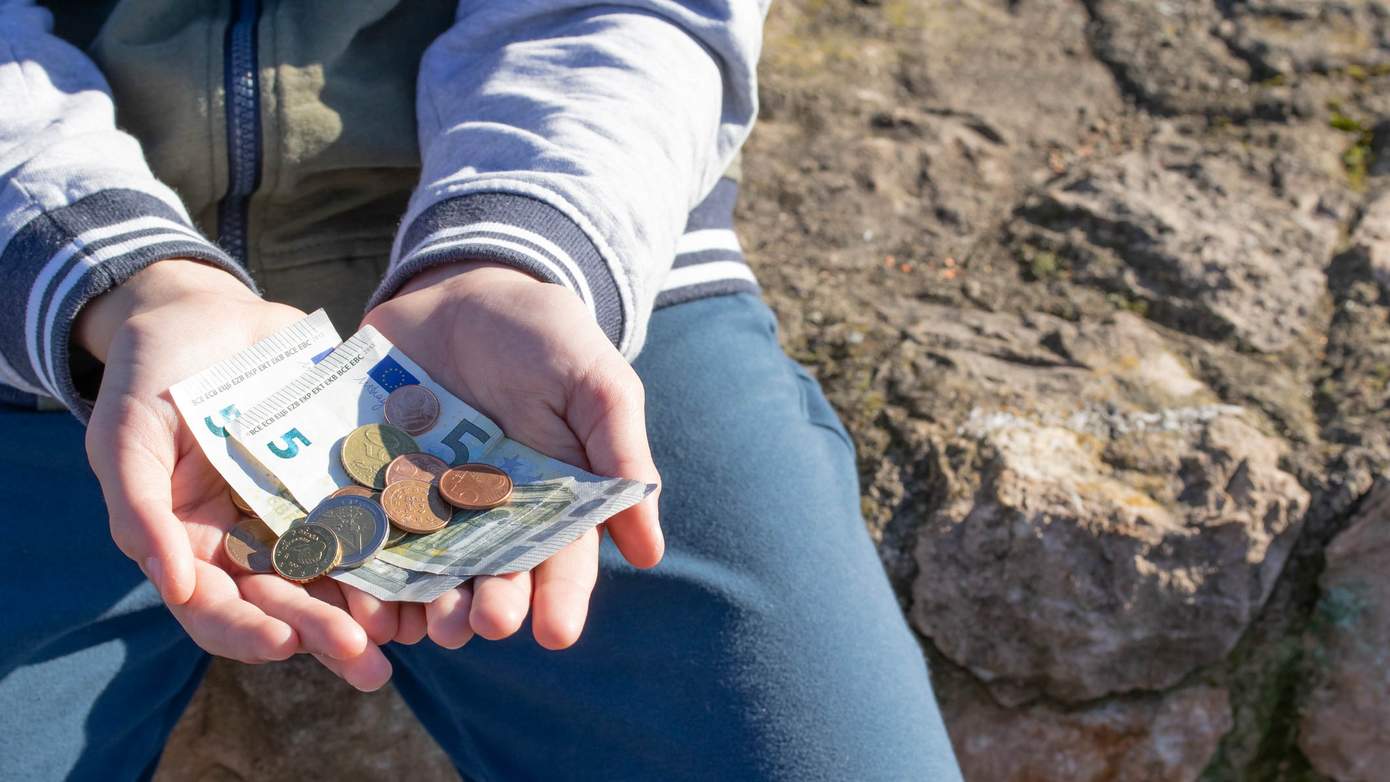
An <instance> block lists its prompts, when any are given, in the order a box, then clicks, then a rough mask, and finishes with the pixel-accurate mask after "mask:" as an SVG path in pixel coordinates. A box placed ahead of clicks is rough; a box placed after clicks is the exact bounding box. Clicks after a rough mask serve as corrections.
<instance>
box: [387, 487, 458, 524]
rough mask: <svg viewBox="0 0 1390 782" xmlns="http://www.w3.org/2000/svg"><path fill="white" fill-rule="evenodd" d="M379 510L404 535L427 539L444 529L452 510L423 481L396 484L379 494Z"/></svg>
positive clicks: (437, 493) (452, 514)
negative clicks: (428, 535)
mask: <svg viewBox="0 0 1390 782" xmlns="http://www.w3.org/2000/svg"><path fill="white" fill-rule="evenodd" d="M381 507H383V508H385V509H386V515H387V516H388V517H389V518H390V519H391V523H392V524H395V525H396V526H397V527H400V528H401V529H403V530H405V531H406V532H414V533H417V534H421V535H426V534H429V533H431V532H434V531H435V530H438V529H443V528H444V526H445V525H446V524H448V523H449V519H451V518H453V516H454V510H453V508H450V507H449V504H448V503H447V502H445V501H444V500H443V499H441V498H440V496H439V492H438V491H436V490H435V488H434V486H432V485H431V484H428V483H426V482H424V481H414V480H410V479H406V480H403V481H396V482H395V483H393V484H391V485H390V486H387V487H386V491H383V492H382V493H381Z"/></svg>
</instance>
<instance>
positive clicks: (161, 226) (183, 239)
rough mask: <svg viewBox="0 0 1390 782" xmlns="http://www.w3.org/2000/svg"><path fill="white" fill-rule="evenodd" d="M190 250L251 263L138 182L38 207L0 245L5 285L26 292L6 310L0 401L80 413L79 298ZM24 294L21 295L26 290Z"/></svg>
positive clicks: (240, 273)
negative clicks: (72, 346) (71, 350)
mask: <svg viewBox="0 0 1390 782" xmlns="http://www.w3.org/2000/svg"><path fill="white" fill-rule="evenodd" d="M168 258H190V259H197V260H202V261H206V262H208V263H212V264H214V265H216V266H219V267H221V268H223V269H225V270H226V271H228V272H230V273H232V274H233V275H235V276H236V277H238V278H239V279H241V281H242V282H244V283H246V285H247V286H248V287H251V288H253V289H254V284H253V283H252V282H251V278H250V277H249V276H248V275H247V274H246V271H245V270H244V269H243V268H242V267H241V266H239V265H238V264H237V263H236V262H235V261H233V260H232V259H231V258H229V257H228V256H227V255H226V254H225V253H223V252H222V251H221V250H219V249H217V247H215V246H214V245H213V244H212V243H210V242H209V241H208V240H207V239H205V238H203V236H202V235H201V234H199V233H198V232H197V231H196V230H195V229H194V228H193V227H192V226H191V225H189V223H188V221H187V219H186V218H185V217H184V216H183V215H182V214H180V213H179V212H178V211H177V210H175V209H174V208H173V207H171V206H170V205H169V204H167V203H165V202H164V201H162V200H160V199H159V198H156V197H154V196H151V195H149V194H147V193H144V192H140V191H137V190H103V191H101V192H98V193H93V194H92V195H89V196H87V197H85V198H82V199H80V200H78V201H75V202H73V203H72V204H69V205H68V206H65V207H61V208H59V209H55V210H51V211H48V212H45V213H43V214H40V215H39V216H37V217H35V218H34V219H32V220H30V221H29V222H28V223H26V224H25V225H24V226H23V227H22V228H20V229H19V230H18V231H17V232H15V234H14V235H13V236H11V237H10V238H9V241H7V242H5V244H4V247H3V250H0V290H8V291H27V292H28V296H27V298H24V299H22V300H21V301H17V302H15V304H16V306H14V307H11V308H9V309H7V310H5V311H3V312H0V402H8V403H14V404H22V405H33V406H44V403H43V400H44V399H45V398H47V399H56V400H60V401H61V402H62V403H63V404H64V405H65V406H66V407H67V408H68V409H69V410H72V411H73V412H74V413H75V414H77V415H78V417H80V418H84V419H85V418H86V416H87V414H88V413H89V411H90V408H89V403H88V402H87V401H86V400H83V399H81V398H80V396H79V394H78V392H77V389H76V388H75V387H74V385H73V381H72V372H71V369H70V367H69V355H68V343H69V338H70V335H71V332H72V321H73V319H74V318H75V317H76V316H77V312H78V310H79V309H81V307H82V305H83V304H85V303H86V302H87V301H89V300H90V299H92V298H93V297H95V296H98V295H100V294H102V293H105V292H106V291H108V290H110V289H111V288H113V287H115V286H117V285H119V284H121V283H122V282H124V281H125V280H127V279H129V278H130V277H131V276H132V275H134V274H135V273H136V272H138V271H140V270H141V269H143V268H145V267H146V266H148V265H149V264H151V263H154V262H155V261H159V260H164V259H168ZM21 295H22V294H21Z"/></svg>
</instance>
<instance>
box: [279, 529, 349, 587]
mask: <svg viewBox="0 0 1390 782" xmlns="http://www.w3.org/2000/svg"><path fill="white" fill-rule="evenodd" d="M342 555H343V547H342V544H340V543H339V542H338V536H336V535H334V534H333V530H331V529H329V528H328V527H325V526H323V525H322V524H312V523H304V524H298V525H296V526H293V527H290V528H289V529H287V530H285V534H283V535H281V536H280V539H279V540H277V541H275V548H274V549H272V550H271V553H270V562H271V565H272V566H273V567H274V568H275V572H276V573H279V574H280V575H281V576H282V577H284V578H288V579H289V580H291V581H299V582H301V583H302V582H305V581H313V580H314V579H316V578H318V577H319V576H322V575H323V574H325V573H327V572H328V571H330V570H332V569H333V568H335V567H337V566H338V560H339V559H341V558H342Z"/></svg>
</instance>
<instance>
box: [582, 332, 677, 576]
mask: <svg viewBox="0 0 1390 782" xmlns="http://www.w3.org/2000/svg"><path fill="white" fill-rule="evenodd" d="M579 394H580V396H581V397H582V398H583V399H584V400H585V401H583V402H582V403H581V404H578V405H576V406H575V408H574V411H575V412H574V415H575V416H576V417H577V418H580V419H582V420H579V421H571V425H572V426H574V427H575V432H576V433H577V434H579V435H580V438H581V439H582V440H583V441H584V452H585V454H586V455H587V456H588V458H589V465H590V466H591V467H592V468H593V470H594V471H595V472H597V473H598V474H600V475H612V476H617V477H622V478H631V479H633V480H638V481H644V482H646V483H655V484H660V482H661V476H660V474H658V473H657V470H656V464H655V463H654V462H653V461H652V453H651V449H650V447H649V446H648V444H647V423H646V413H645V410H644V407H645V394H644V392H643V390H642V382H641V381H640V380H638V378H637V373H636V372H634V371H633V370H632V368H631V367H629V366H628V365H627V364H626V363H623V362H622V361H621V360H619V359H616V358H615V359H614V360H613V361H612V362H602V363H601V364H600V365H599V368H598V369H595V370H592V371H590V372H589V373H588V374H587V375H586V376H585V379H584V382H583V383H582V384H581V388H580V389H579ZM659 493H660V492H659V491H656V492H652V494H651V496H649V497H647V498H646V499H644V500H643V501H642V502H641V503H639V504H638V505H636V506H634V507H632V508H629V509H628V510H626V511H624V512H623V513H620V514H618V515H617V516H614V517H613V518H612V519H610V520H609V521H608V532H609V534H611V535H612V536H613V542H614V543H616V544H617V545H618V550H619V551H621V552H622V554H623V556H624V557H625V558H626V559H627V561H628V562H631V563H632V564H633V565H634V566H636V567H641V568H648V567H652V566H653V565H655V564H656V563H658V562H660V561H661V556H662V554H663V553H664V552H665V548H666V543H665V539H664V538H663V537H662V534H661V523H660V520H659V519H658V516H657V495H658V494H659Z"/></svg>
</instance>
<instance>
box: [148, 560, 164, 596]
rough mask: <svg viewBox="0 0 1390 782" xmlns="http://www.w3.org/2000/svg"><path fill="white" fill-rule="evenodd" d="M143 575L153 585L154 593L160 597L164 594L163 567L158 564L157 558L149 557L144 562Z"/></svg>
mask: <svg viewBox="0 0 1390 782" xmlns="http://www.w3.org/2000/svg"><path fill="white" fill-rule="evenodd" d="M145 575H146V576H147V577H148V578H149V579H150V583H151V584H154V588H155V591H156V592H158V593H159V594H160V595H161V596H163V594H164V565H162V564H160V562H159V558H158V557H150V558H148V559H146V560H145Z"/></svg>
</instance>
